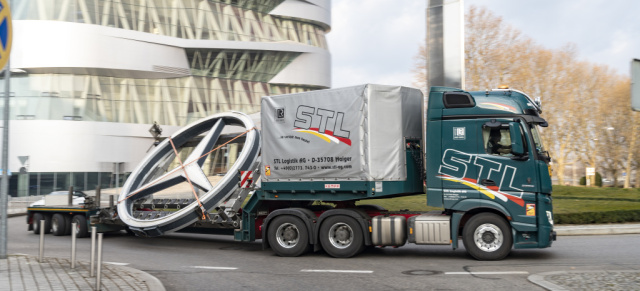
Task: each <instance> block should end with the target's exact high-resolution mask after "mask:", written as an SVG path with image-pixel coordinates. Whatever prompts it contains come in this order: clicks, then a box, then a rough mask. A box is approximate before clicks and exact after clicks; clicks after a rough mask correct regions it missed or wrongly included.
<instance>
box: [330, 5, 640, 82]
mask: <svg viewBox="0 0 640 291" xmlns="http://www.w3.org/2000/svg"><path fill="white" fill-rule="evenodd" d="M463 1H464V5H465V7H467V8H468V7H469V6H471V5H474V6H479V7H486V8H487V9H489V10H490V11H492V12H493V13H494V14H495V15H497V16H500V17H502V18H503V20H504V21H505V22H506V23H508V24H509V25H511V26H513V27H514V28H516V29H518V30H520V31H521V32H522V34H523V35H524V36H526V37H529V38H531V39H533V40H534V41H535V42H536V43H537V44H539V45H542V46H543V47H545V48H547V49H559V48H562V47H563V46H565V45H567V44H573V45H575V47H576V49H577V52H578V57H579V59H580V60H584V61H589V62H592V63H595V64H599V65H607V66H609V67H611V68H612V69H615V70H616V71H617V72H618V73H619V74H622V75H627V76H628V75H630V73H629V71H630V63H631V60H632V59H633V58H638V59H640V1H638V0H535V1H534V0H463ZM426 6H427V0H332V7H331V9H332V20H331V21H332V25H331V32H330V33H329V34H327V40H328V42H329V49H330V51H331V55H332V87H334V88H336V87H344V86H351V85H358V84H364V83H376V84H387V85H403V86H411V83H412V81H413V74H412V73H411V69H412V68H413V65H414V63H415V60H414V57H415V55H416V54H417V52H418V47H419V46H420V44H422V43H423V42H424V39H425V36H426V32H425V22H426V20H425V10H426Z"/></svg>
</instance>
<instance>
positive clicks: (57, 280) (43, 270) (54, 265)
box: [0, 255, 165, 291]
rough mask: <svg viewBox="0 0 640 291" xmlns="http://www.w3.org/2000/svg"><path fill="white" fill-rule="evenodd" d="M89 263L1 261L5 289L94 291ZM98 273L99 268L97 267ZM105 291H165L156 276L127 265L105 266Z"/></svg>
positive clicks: (1, 286)
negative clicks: (72, 266) (74, 264)
mask: <svg viewBox="0 0 640 291" xmlns="http://www.w3.org/2000/svg"><path fill="white" fill-rule="evenodd" d="M89 267H90V266H89V263H88V262H76V268H75V269H71V262H70V261H69V260H67V259H61V258H50V257H45V258H43V262H42V263H40V262H38V258H37V257H34V256H27V255H9V257H8V258H7V259H6V260H0V289H2V290H16V291H17V290H95V287H96V278H95V277H90V276H89V275H90V269H89ZM96 271H97V268H96ZM101 278H102V290H152V291H156V290H160V291H164V290H165V288H164V286H163V285H162V283H161V282H160V280H158V279H157V278H156V277H154V276H151V275H149V274H147V273H145V272H142V271H140V270H136V269H132V268H129V267H125V266H117V265H109V264H104V263H103V264H102V275H101Z"/></svg>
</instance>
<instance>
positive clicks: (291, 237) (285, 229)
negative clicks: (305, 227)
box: [276, 223, 300, 249]
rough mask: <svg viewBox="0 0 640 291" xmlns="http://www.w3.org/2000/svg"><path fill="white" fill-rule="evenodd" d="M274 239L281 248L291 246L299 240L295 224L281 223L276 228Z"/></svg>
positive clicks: (298, 232)
mask: <svg viewBox="0 0 640 291" xmlns="http://www.w3.org/2000/svg"><path fill="white" fill-rule="evenodd" d="M276 240H277V241H278V244H279V245H280V246H281V247H283V248H286V249H290V248H293V247H295V246H296V245H297V244H298V241H299V240H300V231H299V230H298V227H297V226H296V225H295V224H292V223H283V224H281V225H280V226H279V227H278V229H277V230H276Z"/></svg>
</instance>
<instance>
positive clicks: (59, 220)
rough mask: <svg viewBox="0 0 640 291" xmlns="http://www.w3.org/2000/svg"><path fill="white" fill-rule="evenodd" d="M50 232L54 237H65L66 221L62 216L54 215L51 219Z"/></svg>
mask: <svg viewBox="0 0 640 291" xmlns="http://www.w3.org/2000/svg"><path fill="white" fill-rule="evenodd" d="M51 232H52V233H53V235H55V236H61V235H65V233H66V232H67V219H66V218H65V217H64V215H63V214H60V213H56V214H54V215H53V217H52V218H51Z"/></svg>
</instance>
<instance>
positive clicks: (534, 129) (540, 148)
mask: <svg viewBox="0 0 640 291" xmlns="http://www.w3.org/2000/svg"><path fill="white" fill-rule="evenodd" d="M531 134H532V135H533V142H535V144H536V151H537V152H538V156H541V157H543V159H545V160H550V158H549V152H547V149H546V148H545V146H544V143H543V142H542V137H541V136H540V131H539V129H538V125H537V124H531Z"/></svg>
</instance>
